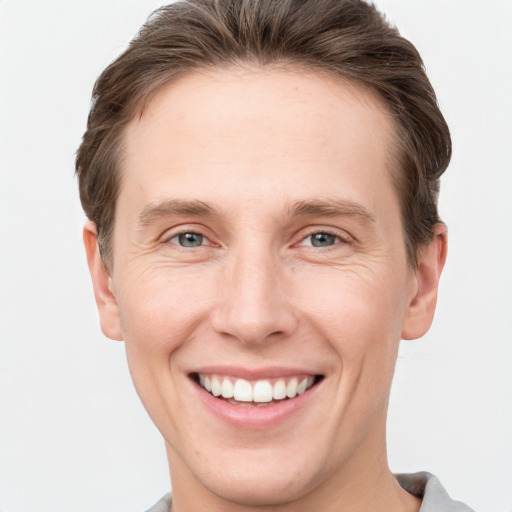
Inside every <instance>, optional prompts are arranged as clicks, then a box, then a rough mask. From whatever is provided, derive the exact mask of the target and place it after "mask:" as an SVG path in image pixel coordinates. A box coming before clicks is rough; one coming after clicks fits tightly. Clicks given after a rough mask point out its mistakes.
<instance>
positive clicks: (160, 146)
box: [77, 0, 470, 512]
mask: <svg viewBox="0 0 512 512" xmlns="http://www.w3.org/2000/svg"><path fill="white" fill-rule="evenodd" d="M93 98H94V102H93V107H92V109H91V113H90V116H89V121H88V127H87V131H86V133H85V135H84V140H83V142H82V145H81V147H80V149H79V151H78V155H77V173H78V176H79V183H80V194H81V200H82V204H83V206H84V209H85V211H86V213H87V215H88V218H89V219H90V220H89V221H88V222H87V224H86V226H85V229H84V242H85V247H86V252H87V257H88V262H89V267H90V271H91V276H92V280H93V285H94V291H95V296H96V301H97V304H98V309H99V313H100V321H101V327H102V330H103V332H104V333H105V335H106V336H108V337H110V338H112V339H119V340H121V339H123V340H124V341H125V344H126V352H127V358H128V363H129V366H130V371H131V374H132V377H133V380H134V383H135V386H136V389H137V391H138V393H139V395H140V397H141V399H142V402H143V403H144V405H145V407H146V409H147V411H148V413H149V415H150V416H151V418H152V419H153V421H154V423H155V424H156V426H157V427H158V428H159V430H160V432H161V433H162V435H163V436H164V439H165V442H166V448H167V456H168V460H169V469H170V473H171V482H172V488H173V493H172V494H173V495H172V505H171V498H170V495H169V496H167V497H165V498H164V499H163V500H162V501H161V502H160V503H159V504H157V505H155V507H154V508H153V509H152V510H153V511H155V512H157V511H164V510H170V508H171V507H172V510H173V511H174V512H188V511H197V510H208V511H221V510H222V511H232V510H233V511H253V510H254V511H256V510H272V511H276V512H277V511H292V510H293V511H304V512H305V511H317V510H318V511H327V512H328V511H331V510H332V511H334V510H336V511H339V510H346V511H363V510H364V511H366V510H372V511H394V512H412V511H418V510H421V511H422V512H428V511H434V510H438V511H443V512H445V511H468V510H470V509H469V508H467V507H466V506H464V505H462V504H460V503H457V502H453V501H451V500H450V499H449V497H448V495H447V494H446V493H445V491H444V490H443V488H442V487H441V486H440V484H439V482H438V481H437V480H436V479H435V477H433V476H430V475H427V474H419V475H399V476H397V477H395V476H394V475H393V474H392V472H391V471H390V469H389V467H388V463H387V454H386V442H385V426H386V413H387V404H388V397H389V391H390V386H391V380H392V376H393V370H394V365H395V361H396V356H397V350H398V345H399V341H400V339H401V338H404V339H414V338H417V337H420V336H422V335H423V334H424V333H425V332H426V331H427V330H428V328H429V326H430V324H431V322H432V319H433V315H434V310H435V304H436V299H437V287H438V282H439V277H440V274H441V271H442V268H443V265H444V262H445V258H446V245H447V240H446V238H447V234H446V228H445V226H444V224H443V223H442V222H441V221H440V219H439V217H438V214H437V207H436V204H437V194H438V188H439V177H440V175H441V174H442V173H443V171H444V170H445V169H446V166H447V165H448V162H449V158H450V153H451V143H450V136H449V131H448V128H447V126H446V123H445V121H444V119H443V116H442V114H441V113H440V111H439V109H438V106H437V103H436V100H435V95H434V92H433V90H432V88H431V85H430V83H429V81H428V79H427V77H426V75H425V73H424V70H423V67H422V63H421V59H420V57H419V55H418V53H417V51H416V50H415V48H414V47H413V46H412V45H411V44H410V43H409V42H408V41H406V40H404V39H403V38H402V37H400V35H399V34H398V32H397V31H396V30H395V29H394V28H392V27H390V26H389V25H388V24H387V23H386V22H385V21H384V20H383V18H382V17H381V15H380V14H379V13H378V12H377V11H376V10H375V9H374V8H373V7H372V6H370V5H368V4H366V3H364V2H362V1H359V0H358V1H355V0H347V1H340V0H305V1H304V0H302V1H298V0H286V1H280V2H275V1H273V0H260V1H255V0H238V1H234V0H195V1H192V2H178V3H175V4H172V5H170V6H168V7H165V8H162V9H161V10H159V11H157V12H156V13H155V14H154V15H153V16H152V17H151V18H150V20H149V21H148V23H147V24H146V25H145V26H144V27H143V28H142V30H141V32H140V33H139V35H138V36H137V37H136V38H135V39H134V40H133V41H132V43H131V44H130V46H129V48H128V49H127V50H126V52H125V53H124V54H123V55H121V56H120V57H119V58H118V59H117V60H116V61H115V62H114V63H113V64H111V65H110V66H109V67H108V68H107V69H106V70H105V71H104V72H103V74H102V75H101V76H100V78H99V80H98V82H97V84H96V86H95V90H94V93H93Z"/></svg>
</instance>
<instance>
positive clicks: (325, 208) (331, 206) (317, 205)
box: [287, 199, 375, 222]
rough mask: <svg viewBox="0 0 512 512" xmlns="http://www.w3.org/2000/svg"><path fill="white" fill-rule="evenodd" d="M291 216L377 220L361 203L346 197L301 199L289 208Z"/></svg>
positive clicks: (288, 211)
mask: <svg viewBox="0 0 512 512" xmlns="http://www.w3.org/2000/svg"><path fill="white" fill-rule="evenodd" d="M287 213H288V215H290V216H291V217H306V216H319V217H345V216H348V217H359V218H361V219H362V220H365V221H370V222H375V217H374V216H373V215H372V214H371V213H370V212H369V211H368V210H367V209H366V208H365V207H364V206H363V205H361V204H359V203H356V202H353V201H348V200H346V199H325V200H313V201H299V202H297V203H294V204H292V205H290V206H289V207H288V209H287Z"/></svg>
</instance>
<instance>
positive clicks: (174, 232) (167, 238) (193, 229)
mask: <svg viewBox="0 0 512 512" xmlns="http://www.w3.org/2000/svg"><path fill="white" fill-rule="evenodd" d="M206 231H207V230H206V229H204V228H201V226H197V225H193V224H189V225H179V226H175V227H173V228H170V229H167V230H165V231H164V233H163V234H162V235H161V237H160V240H161V242H163V243H166V244H171V245H174V246H176V247H178V248H180V249H185V250H189V249H197V248H198V247H209V246H217V245H218V244H216V243H214V242H212V236H211V235H209V234H207V233H206ZM186 233H195V234H196V235H200V236H202V237H203V238H204V240H206V241H207V242H208V243H206V244H201V245H199V246H198V247H191V248H188V247H183V246H181V245H179V244H177V243H173V242H171V240H172V239H173V238H176V237H178V236H180V235H184V234H186Z"/></svg>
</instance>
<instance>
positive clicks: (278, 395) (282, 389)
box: [272, 379, 286, 400]
mask: <svg viewBox="0 0 512 512" xmlns="http://www.w3.org/2000/svg"><path fill="white" fill-rule="evenodd" d="M272 398H273V399H274V400H282V399H283V398H286V384H285V382H284V380H283V379H279V380H278V381H277V382H276V383H275V384H274V389H273V391H272Z"/></svg>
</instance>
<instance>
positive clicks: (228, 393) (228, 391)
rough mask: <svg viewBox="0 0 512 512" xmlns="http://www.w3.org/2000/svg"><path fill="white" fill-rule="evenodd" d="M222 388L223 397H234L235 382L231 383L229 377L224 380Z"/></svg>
mask: <svg viewBox="0 0 512 512" xmlns="http://www.w3.org/2000/svg"><path fill="white" fill-rule="evenodd" d="M221 390H222V392H221V395H222V396H223V398H233V395H234V389H233V384H231V381H230V380H229V379H223V380H222V388H221Z"/></svg>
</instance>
